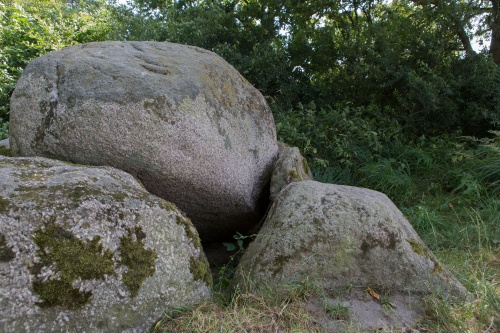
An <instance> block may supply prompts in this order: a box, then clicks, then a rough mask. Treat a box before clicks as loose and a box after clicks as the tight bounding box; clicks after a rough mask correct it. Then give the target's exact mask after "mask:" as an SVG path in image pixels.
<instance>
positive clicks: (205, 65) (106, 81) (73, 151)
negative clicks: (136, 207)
mask: <svg viewBox="0 0 500 333" xmlns="http://www.w3.org/2000/svg"><path fill="white" fill-rule="evenodd" d="M10 117H11V118H10V135H11V142H10V143H11V149H12V152H13V154H14V155H15V156H44V157H48V158H55V159H58V160H64V161H69V162H73V163H79V164H85V165H109V166H112V167H116V168H118V169H121V170H124V171H127V172H129V173H131V174H133V175H134V176H136V177H137V178H138V179H140V180H141V181H142V183H143V184H144V186H145V187H146V189H147V190H148V191H149V192H151V193H153V194H155V195H157V196H159V197H161V198H163V199H165V200H168V201H171V202H174V203H175V204H176V205H177V206H178V207H179V208H180V209H181V210H182V211H184V212H185V213H186V214H187V215H188V217H189V218H190V219H191V220H192V221H193V223H194V224H195V226H196V227H197V228H198V232H199V233H200V235H201V237H202V239H204V240H207V241H216V240H219V239H224V238H225V237H227V236H232V235H233V234H234V233H235V232H236V231H240V232H244V230H246V229H248V228H250V227H251V226H253V225H254V224H256V223H258V222H259V221H260V219H261V217H262V214H263V212H264V211H265V209H266V207H267V199H268V196H269V193H268V184H269V181H270V178H271V172H272V167H273V165H274V163H275V162H276V158H277V144H276V129H275V125H274V119H273V115H272V113H271V111H270V109H269V107H268V106H267V104H266V101H265V99H264V97H263V96H262V94H261V93H260V92H259V91H258V90H257V89H255V88H254V87H252V86H251V85H250V83H248V81H247V80H245V79H244V78H243V77H242V76H241V75H240V74H239V73H238V72H237V71H236V70H235V69H234V68H233V67H232V66H230V65H229V64H228V63H227V62H226V61H224V60H223V59H222V58H220V57H219V56H217V55H216V54H215V53H212V52H209V51H206V50H203V49H200V48H197V47H191V46H186V45H179V44H173V43H159V42H100V43H89V44H81V45H76V46H72V47H69V48H65V49H62V50H60V51H56V52H52V53H49V54H46V55H44V56H42V57H40V58H37V59H35V60H33V61H32V62H31V63H30V64H29V65H28V66H27V68H26V69H25V70H24V71H23V74H22V76H21V78H20V79H19V81H18V83H17V85H16V89H15V91H14V93H13V95H12V98H11V113H10Z"/></svg>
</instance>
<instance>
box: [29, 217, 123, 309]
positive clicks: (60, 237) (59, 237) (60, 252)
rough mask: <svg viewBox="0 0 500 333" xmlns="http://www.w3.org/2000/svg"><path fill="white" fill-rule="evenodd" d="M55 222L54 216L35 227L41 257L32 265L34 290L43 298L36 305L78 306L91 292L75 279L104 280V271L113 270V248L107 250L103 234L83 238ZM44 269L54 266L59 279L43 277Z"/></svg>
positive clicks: (108, 272) (107, 273)
mask: <svg viewBox="0 0 500 333" xmlns="http://www.w3.org/2000/svg"><path fill="white" fill-rule="evenodd" d="M54 222H55V219H51V220H50V221H49V222H48V223H46V225H45V228H43V229H42V228H40V229H38V230H36V231H35V236H34V239H33V240H34V242H35V244H36V245H37V246H38V250H37V257H38V258H40V259H39V261H38V262H35V264H34V265H33V267H32V268H31V273H32V274H33V276H34V277H35V278H34V281H33V291H34V292H35V293H36V294H37V295H38V297H39V298H40V300H41V301H40V302H38V303H37V305H39V306H40V307H52V306H58V305H60V306H65V307H68V308H70V309H73V308H79V307H82V306H83V305H85V304H87V303H88V302H89V300H90V297H91V296H92V293H90V292H85V291H80V290H78V289H75V288H73V286H72V285H73V282H74V281H75V280H77V279H82V280H91V279H101V280H104V276H105V275H111V274H114V266H113V252H111V251H109V250H104V248H103V246H102V244H100V240H101V239H100V237H94V238H93V239H92V240H90V241H84V240H81V239H78V238H77V237H76V236H75V235H73V234H72V233H71V232H69V231H67V230H65V229H63V228H62V227H60V226H57V225H55V224H54ZM44 269H46V270H55V273H57V276H58V277H57V279H52V280H51V279H45V278H43V277H41V276H40V274H41V273H42V272H43V271H44ZM54 276H55V274H54Z"/></svg>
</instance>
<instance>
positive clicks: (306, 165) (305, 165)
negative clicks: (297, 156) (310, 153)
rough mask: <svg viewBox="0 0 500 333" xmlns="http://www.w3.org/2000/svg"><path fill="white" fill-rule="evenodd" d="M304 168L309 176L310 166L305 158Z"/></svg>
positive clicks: (303, 160)
mask: <svg viewBox="0 0 500 333" xmlns="http://www.w3.org/2000/svg"><path fill="white" fill-rule="evenodd" d="M302 168H303V169H304V172H305V173H306V174H309V170H310V169H309V164H307V160H306V159H305V158H303V159H302Z"/></svg>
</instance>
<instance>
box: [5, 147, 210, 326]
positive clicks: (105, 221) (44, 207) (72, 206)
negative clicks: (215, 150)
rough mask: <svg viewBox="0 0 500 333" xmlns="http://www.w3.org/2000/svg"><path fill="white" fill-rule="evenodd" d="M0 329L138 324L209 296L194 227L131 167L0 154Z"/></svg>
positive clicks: (205, 262)
mask: <svg viewBox="0 0 500 333" xmlns="http://www.w3.org/2000/svg"><path fill="white" fill-rule="evenodd" d="M0 276H1V278H0V331H1V332H44V333H45V332H120V333H121V332H141V333H142V332H145V331H146V330H147V329H148V328H149V327H150V326H151V325H152V324H153V323H154V322H155V321H156V320H157V319H159V318H160V317H161V316H162V314H163V313H164V311H165V310H167V309H168V308H169V307H177V306H186V305H189V304H192V303H195V302H197V301H200V300H205V299H207V298H209V297H210V285H211V275H210V272H209V270H208V264H207V261H206V258H205V255H204V253H203V251H202V249H201V246H200V240H199V237H198V234H197V232H196V229H195V228H194V226H193V225H192V224H191V222H190V221H189V220H188V219H187V218H186V217H184V216H183V215H182V213H181V212H180V211H179V210H177V208H176V207H175V206H174V205H173V204H171V203H169V202H166V201H164V200H162V199H159V198H157V197H155V196H154V195H151V194H149V193H148V192H147V191H146V190H145V189H144V188H143V187H142V186H141V185H140V184H139V183H138V182H137V181H136V180H135V179H134V178H133V177H132V176H131V175H129V174H127V173H125V172H123V171H120V170H117V169H113V168H110V167H105V168H98V167H83V166H75V165H70V164H66V163H63V162H59V161H54V160H49V159H46V158H39V157H37V158H9V157H2V156H0Z"/></svg>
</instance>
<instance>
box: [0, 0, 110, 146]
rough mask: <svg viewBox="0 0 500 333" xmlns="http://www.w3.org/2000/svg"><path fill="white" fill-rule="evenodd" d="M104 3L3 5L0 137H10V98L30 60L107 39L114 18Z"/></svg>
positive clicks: (33, 0)
mask: <svg viewBox="0 0 500 333" xmlns="http://www.w3.org/2000/svg"><path fill="white" fill-rule="evenodd" d="M108 8H109V7H108V6H107V5H106V4H105V2H104V0H103V1H82V2H79V4H78V5H75V6H70V5H69V4H67V3H66V2H65V1H57V0H49V1H37V0H31V1H13V0H7V1H4V2H1V3H0V50H2V51H1V52H0V138H3V137H6V136H7V135H8V134H7V133H8V131H7V128H8V125H5V124H6V122H7V121H8V114H9V109H10V96H11V94H12V92H13V91H14V87H15V83H16V81H17V79H18V78H19V76H20V75H21V73H22V70H23V69H24V68H25V67H26V66H27V64H28V63H29V62H30V60H32V59H34V58H36V57H38V56H41V55H43V54H45V53H48V52H50V51H55V50H59V49H61V48H63V47H66V46H69V45H73V44H77V43H87V42H92V41H99V40H104V39H106V38H107V36H108V35H109V33H110V31H111V26H112V22H111V17H110V11H109V10H108Z"/></svg>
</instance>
